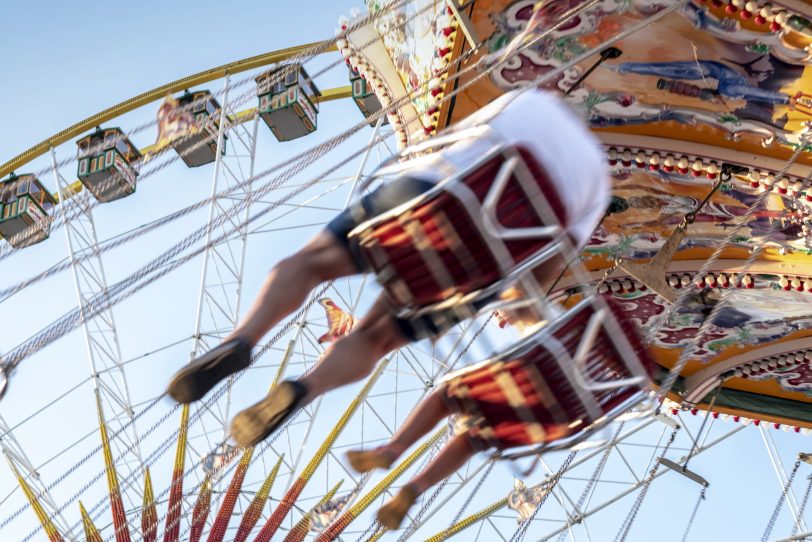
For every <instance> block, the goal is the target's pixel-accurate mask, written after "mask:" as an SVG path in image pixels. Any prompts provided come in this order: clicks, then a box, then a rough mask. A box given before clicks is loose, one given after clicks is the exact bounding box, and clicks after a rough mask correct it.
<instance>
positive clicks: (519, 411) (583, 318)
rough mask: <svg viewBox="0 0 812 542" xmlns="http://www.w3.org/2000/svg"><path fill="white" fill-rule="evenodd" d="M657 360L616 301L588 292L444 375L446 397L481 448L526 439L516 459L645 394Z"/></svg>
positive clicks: (584, 431)
mask: <svg viewBox="0 0 812 542" xmlns="http://www.w3.org/2000/svg"><path fill="white" fill-rule="evenodd" d="M655 367H656V365H655V364H654V363H653V362H652V361H651V359H650V358H649V357H648V355H647V354H646V350H645V348H644V346H643V345H642V343H641V341H640V339H639V336H638V334H637V330H636V329H635V328H634V327H633V324H631V323H630V322H629V321H628V318H626V315H624V313H623V310H622V309H621V308H620V307H619V305H618V304H617V303H615V302H613V301H612V300H610V299H609V298H605V297H604V296H592V297H590V298H587V299H585V300H583V301H581V302H580V303H578V304H577V305H575V306H574V307H573V308H571V309H569V310H567V311H566V312H565V313H563V314H562V315H561V316H559V317H558V318H556V319H555V320H553V321H552V322H550V323H549V324H547V325H546V326H544V327H542V328H541V329H539V330H538V331H536V332H534V333H532V334H530V335H529V336H527V337H525V338H524V339H522V340H521V341H519V342H518V343H517V344H515V345H513V346H511V347H510V348H509V349H507V350H506V351H504V352H502V353H500V354H498V355H497V356H495V357H494V358H492V359H490V360H487V361H485V362H483V363H480V364H478V365H474V366H472V367H468V368H465V369H462V370H461V371H458V372H457V373H454V374H453V375H450V376H449V377H447V379H446V382H447V388H446V389H447V400H448V403H449V406H450V407H451V409H452V410H453V411H456V412H461V413H463V414H464V415H465V416H467V428H466V431H467V434H468V436H469V437H471V439H472V442H473V443H474V445H475V446H477V447H478V448H479V449H483V450H484V449H487V448H491V447H496V448H499V449H502V450H504V449H508V448H515V447H521V446H532V450H531V451H528V452H526V453H518V454H512V455H511V456H510V458H515V457H521V456H522V455H529V454H535V453H538V452H539V451H541V450H551V449H562V448H569V447H571V446H573V445H574V444H576V443H577V442H580V441H581V440H584V439H586V438H588V437H589V436H590V435H592V434H594V432H595V431H597V430H599V429H601V428H603V427H604V426H606V425H607V424H608V423H610V422H611V421H612V420H613V419H614V418H616V417H617V416H619V415H620V414H623V413H624V412H626V411H627V410H629V409H630V408H632V407H633V406H635V405H636V404H638V403H639V402H641V401H642V400H643V399H644V398H645V397H646V396H647V395H648V389H649V387H650V385H651V380H652V377H653V375H654V371H655ZM506 457H507V456H506Z"/></svg>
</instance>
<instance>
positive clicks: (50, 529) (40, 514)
mask: <svg viewBox="0 0 812 542" xmlns="http://www.w3.org/2000/svg"><path fill="white" fill-rule="evenodd" d="M3 455H5V456H6V461H8V464H9V466H10V467H11V470H12V471H14V476H15V477H16V478H17V483H18V484H19V485H20V488H21V489H22V490H23V493H25V498H26V499H28V503H29V504H30V505H31V508H33V509H34V513H35V514H36V515H37V519H38V520H39V523H40V525H42V528H43V529H44V530H45V534H46V535H47V536H48V540H49V541H50V542H63V538H62V535H61V534H59V531H58V530H57V528H56V525H54V522H53V521H51V518H50V517H48V514H46V513H45V509H44V508H42V504H40V502H39V498H38V497H37V494H36V493H35V492H34V490H32V489H31V486H29V485H28V483H27V482H26V481H25V478H23V477H22V475H21V474H20V471H18V470H17V467H15V466H14V463H13V462H12V461H11V459H9V457H8V454H7V453H6V452H5V451H3Z"/></svg>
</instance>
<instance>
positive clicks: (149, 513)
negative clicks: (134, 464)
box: [141, 467, 158, 542]
mask: <svg viewBox="0 0 812 542" xmlns="http://www.w3.org/2000/svg"><path fill="white" fill-rule="evenodd" d="M141 536H143V538H144V542H155V540H156V539H157V538H158V512H157V510H156V509H155V494H154V493H153V492H152V478H151V477H150V475H149V467H147V468H146V469H144V506H143V507H142V508H141Z"/></svg>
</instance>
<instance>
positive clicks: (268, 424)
mask: <svg viewBox="0 0 812 542" xmlns="http://www.w3.org/2000/svg"><path fill="white" fill-rule="evenodd" d="M306 395H307V388H306V387H305V385H304V384H302V383H301V382H299V381H298V380H283V381H282V383H281V384H279V385H278V386H277V387H276V388H274V389H273V390H272V391H271V392H270V393H269V394H268V396H267V397H265V399H263V400H262V401H260V402H259V403H257V404H255V405H253V406H251V407H248V408H246V409H245V410H243V411H242V412H240V413H239V414H237V415H236V416H235V417H234V420H233V421H232V422H231V437H232V438H233V439H234V441H235V442H236V443H237V444H239V445H240V446H243V447H245V446H253V445H254V444H257V443H258V442H262V441H263V440H265V439H266V438H267V437H268V436H269V435H270V434H271V433H273V432H274V431H276V430H277V429H279V427H280V426H281V425H282V424H283V423H285V421H286V420H287V419H288V418H290V417H291V416H292V415H293V414H294V413H295V412H296V411H297V410H298V409H299V407H300V406H301V404H302V401H303V400H304V398H305V396H306Z"/></svg>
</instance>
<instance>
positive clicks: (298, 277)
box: [226, 230, 358, 345]
mask: <svg viewBox="0 0 812 542" xmlns="http://www.w3.org/2000/svg"><path fill="white" fill-rule="evenodd" d="M357 272H358V269H357V267H356V264H355V263H354V262H353V259H352V257H351V255H350V251H349V249H348V248H347V246H346V245H345V244H344V243H342V242H341V241H339V240H338V238H336V236H335V235H333V234H332V233H331V232H329V231H327V230H325V231H322V232H320V233H319V234H317V235H316V236H315V237H314V238H313V239H311V240H310V242H309V243H308V244H307V245H305V246H304V247H303V248H302V249H301V250H299V251H298V252H297V253H296V254H294V255H292V256H289V257H287V258H285V259H283V260H281V261H279V263H277V264H276V265H275V266H274V268H273V269H272V270H271V272H270V273H269V274H268V277H267V278H266V279H265V283H264V284H263V285H262V289H261V290H260V292H259V295H258V296H257V297H256V299H255V300H254V304H253V305H252V306H251V309H250V310H249V311H248V314H246V316H245V317H244V318H243V319H242V321H241V322H240V323H239V324H238V325H237V327H236V328H234V331H232V332H231V334H229V336H228V338H227V339H226V340H228V339H232V338H236V337H240V338H243V339H245V340H246V341H247V342H249V343H250V344H252V345H254V344H256V343H257V342H259V340H260V339H262V337H263V336H264V335H265V334H266V333H267V332H268V330H270V329H271V328H272V327H273V326H275V325H276V324H277V323H279V321H280V320H281V319H282V318H284V317H285V316H287V315H288V314H290V313H292V312H293V311H294V310H296V309H297V308H298V307H300V306H301V305H302V303H304V301H305V299H306V297H307V294H309V293H310V291H311V290H312V289H313V288H315V287H316V286H318V285H319V284H321V283H322V282H325V281H328V280H332V279H336V278H339V277H345V276H348V275H354V274H356V273H357Z"/></svg>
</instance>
